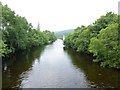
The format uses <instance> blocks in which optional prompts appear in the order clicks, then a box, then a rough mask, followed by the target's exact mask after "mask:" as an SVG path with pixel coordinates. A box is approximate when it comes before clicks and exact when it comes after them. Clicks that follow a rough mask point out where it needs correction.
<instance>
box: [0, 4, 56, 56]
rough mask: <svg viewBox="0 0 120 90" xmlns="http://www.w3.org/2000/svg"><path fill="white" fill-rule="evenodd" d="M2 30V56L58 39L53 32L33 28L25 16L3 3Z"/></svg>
mask: <svg viewBox="0 0 120 90" xmlns="http://www.w3.org/2000/svg"><path fill="white" fill-rule="evenodd" d="M1 32H2V34H1V35H2V40H1V41H0V44H1V48H0V55H1V56H4V55H7V54H9V53H10V52H12V53H14V52H15V51H18V50H26V49H29V48H31V47H36V46H41V45H45V44H48V43H49V42H53V41H55V40H56V37H55V35H54V33H53V32H49V33H44V32H41V31H40V30H36V29H32V25H31V23H28V21H27V20H26V18H25V17H21V16H19V15H16V14H15V12H14V11H12V10H11V9H10V8H9V7H8V6H7V5H5V6H3V5H2V23H1Z"/></svg>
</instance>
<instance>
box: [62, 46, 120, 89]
mask: <svg viewBox="0 0 120 90" xmlns="http://www.w3.org/2000/svg"><path fill="white" fill-rule="evenodd" d="M63 49H64V51H65V52H67V53H68V55H69V56H70V58H71V59H70V60H71V62H72V64H73V65H74V66H75V67H76V68H78V69H80V70H83V72H84V73H85V75H86V78H87V80H88V81H89V83H90V86H91V87H97V88H120V81H119V80H120V79H119V78H120V71H119V70H116V69H108V68H102V67H100V66H99V64H96V63H93V62H92V57H91V56H89V55H86V54H83V53H76V52H75V51H74V50H72V49H68V48H67V49H66V48H63Z"/></svg>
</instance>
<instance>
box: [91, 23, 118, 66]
mask: <svg viewBox="0 0 120 90" xmlns="http://www.w3.org/2000/svg"><path fill="white" fill-rule="evenodd" d="M89 51H90V52H91V53H93V54H94V56H96V60H94V61H95V62H101V66H103V67H105V66H109V67H114V68H120V58H119V51H118V24H117V23H115V24H110V25H109V26H108V27H107V28H105V29H102V30H101V31H100V34H98V36H97V37H94V38H92V39H91V43H90V45H89ZM101 57H102V58H101Z"/></svg>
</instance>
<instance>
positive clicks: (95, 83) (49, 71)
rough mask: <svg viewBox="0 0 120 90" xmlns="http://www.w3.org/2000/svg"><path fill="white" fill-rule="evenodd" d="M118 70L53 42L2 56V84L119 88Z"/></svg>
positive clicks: (37, 86)
mask: <svg viewBox="0 0 120 90" xmlns="http://www.w3.org/2000/svg"><path fill="white" fill-rule="evenodd" d="M119 78H120V71H119V70H116V69H108V68H101V67H100V66H99V64H96V63H93V62H92V57H91V56H89V55H86V54H83V53H76V52H75V51H74V50H72V49H66V48H64V45H63V41H62V40H60V39H58V40H57V41H56V42H54V43H53V44H50V45H47V46H44V47H38V48H34V49H32V50H31V51H29V52H22V53H19V54H16V55H13V56H11V57H10V58H9V59H6V60H3V65H2V79H3V80H2V87H3V88H15V87H18V88H91V87H94V88H95V87H96V88H120V85H119V83H120V81H119Z"/></svg>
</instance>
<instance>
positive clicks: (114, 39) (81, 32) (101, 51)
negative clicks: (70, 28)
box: [64, 12, 120, 68]
mask: <svg viewBox="0 0 120 90" xmlns="http://www.w3.org/2000/svg"><path fill="white" fill-rule="evenodd" d="M117 22H118V15H117V14H114V13H112V12H109V13H107V14H106V15H105V16H101V17H100V18H99V19H97V20H96V21H95V23H93V24H92V25H89V26H81V27H78V28H76V29H75V31H74V32H73V33H71V34H69V35H68V36H67V37H66V38H65V40H64V45H65V46H66V47H70V48H73V49H75V50H76V51H77V52H85V53H93V55H94V56H95V57H96V59H94V60H93V61H94V62H100V63H101V64H100V65H101V66H102V67H105V66H108V67H113V68H120V58H119V54H120V52H119V44H118V43H119V38H118V36H119V35H118V24H117Z"/></svg>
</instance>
